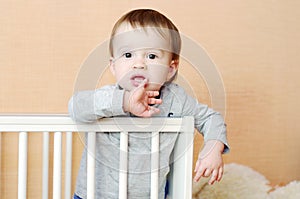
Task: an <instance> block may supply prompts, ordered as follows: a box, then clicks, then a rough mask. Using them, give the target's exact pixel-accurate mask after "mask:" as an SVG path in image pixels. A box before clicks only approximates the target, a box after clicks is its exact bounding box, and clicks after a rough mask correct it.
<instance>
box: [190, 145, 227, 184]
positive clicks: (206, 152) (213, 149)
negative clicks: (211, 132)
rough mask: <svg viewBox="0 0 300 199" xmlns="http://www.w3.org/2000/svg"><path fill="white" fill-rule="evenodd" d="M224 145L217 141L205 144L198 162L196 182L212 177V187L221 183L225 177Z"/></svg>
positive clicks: (210, 182) (210, 181)
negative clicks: (202, 178)
mask: <svg viewBox="0 0 300 199" xmlns="http://www.w3.org/2000/svg"><path fill="white" fill-rule="evenodd" d="M223 150H224V144H223V143H221V142H220V141H217V140H210V141H207V142H206V143H205V146H204V147H203V150H202V151H201V153H200V154H199V158H198V160H197V162H196V166H195V170H194V172H196V175H195V177H194V181H195V182H198V181H199V179H200V178H201V177H209V176H211V178H210V180H209V181H208V183H209V184H210V185H212V184H213V183H214V182H215V181H216V180H217V181H220V180H221V178H222V176H223V169H224V168H223V159H222V152H223Z"/></svg>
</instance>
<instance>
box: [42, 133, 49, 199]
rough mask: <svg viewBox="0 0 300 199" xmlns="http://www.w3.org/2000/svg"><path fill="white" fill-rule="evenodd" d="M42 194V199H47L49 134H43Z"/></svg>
mask: <svg viewBox="0 0 300 199" xmlns="http://www.w3.org/2000/svg"><path fill="white" fill-rule="evenodd" d="M42 177H43V193H42V198H43V199H48V192H49V189H48V187H49V186H48V185H49V183H48V182H49V181H48V178H49V132H44V133H43V176H42Z"/></svg>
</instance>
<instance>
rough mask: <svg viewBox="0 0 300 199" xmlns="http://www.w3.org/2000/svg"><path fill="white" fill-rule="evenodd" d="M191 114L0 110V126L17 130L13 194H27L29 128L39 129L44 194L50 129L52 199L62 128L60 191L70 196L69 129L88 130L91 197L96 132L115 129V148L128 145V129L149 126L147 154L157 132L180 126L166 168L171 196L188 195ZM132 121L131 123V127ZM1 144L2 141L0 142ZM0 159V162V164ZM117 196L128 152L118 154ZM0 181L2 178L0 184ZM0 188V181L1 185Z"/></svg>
mask: <svg viewBox="0 0 300 199" xmlns="http://www.w3.org/2000/svg"><path fill="white" fill-rule="evenodd" d="M193 126H194V125H193V118H192V117H184V118H172V119H171V118H147V119H146V118H106V119H101V120H100V121H98V122H95V123H90V124H86V123H75V122H74V121H73V120H72V119H71V118H69V117H68V116H67V115H53V114H52V115H0V146H1V132H18V133H19V146H18V147H19V157H18V199H26V197H27V193H26V191H27V139H28V132H37V133H38V132H39V133H43V174H42V176H43V179H42V183H43V191H42V192H43V193H42V198H43V199H48V195H49V194H48V182H49V180H48V178H49V133H50V132H53V133H54V151H53V154H54V155H53V199H60V198H61V197H62V196H61V195H62V190H61V187H62V185H61V182H62V133H65V134H66V154H65V160H64V161H65V176H64V177H65V185H64V187H65V190H64V192H65V195H64V198H66V199H70V198H71V197H72V194H71V186H72V183H71V172H72V132H88V135H87V139H88V140H87V141H88V157H87V168H88V173H87V198H88V199H94V198H95V177H94V176H95V175H94V173H95V158H94V157H95V136H96V132H107V131H109V132H120V133H121V136H120V150H122V151H127V150H128V149H127V148H128V132H152V134H153V135H152V154H153V152H157V151H159V132H180V134H179V136H178V140H177V142H176V145H175V148H174V152H173V156H174V157H173V158H174V163H173V164H172V166H171V173H170V198H172V199H173V198H178V199H182V198H186V199H189V198H191V197H192V193H191V188H192V185H191V183H192V159H193V154H192V153H193V141H192V140H193V132H194V127H193ZM133 127H134V128H133ZM0 148H1V147H0ZM158 158H159V157H158V156H156V157H155V158H151V170H152V171H154V172H152V173H151V199H157V197H158V169H157V168H158V164H159V159H158ZM0 163H1V162H0ZM0 165H1V164H0ZM120 171H122V172H120V173H119V175H120V176H119V198H123V199H126V198H127V173H126V171H127V153H122V156H121V157H120ZM0 186H1V184H0ZM0 188H1V187H0Z"/></svg>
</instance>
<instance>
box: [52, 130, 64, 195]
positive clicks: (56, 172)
mask: <svg viewBox="0 0 300 199" xmlns="http://www.w3.org/2000/svg"><path fill="white" fill-rule="evenodd" d="M61 142H62V134H61V132H55V133H54V154H53V199H61V160H62V156H61Z"/></svg>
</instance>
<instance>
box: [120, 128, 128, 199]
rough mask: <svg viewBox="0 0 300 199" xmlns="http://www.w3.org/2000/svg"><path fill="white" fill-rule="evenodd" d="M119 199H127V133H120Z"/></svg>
mask: <svg viewBox="0 0 300 199" xmlns="http://www.w3.org/2000/svg"><path fill="white" fill-rule="evenodd" d="M119 164H120V166H119V199H127V172H128V132H121V133H120V163H119Z"/></svg>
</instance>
